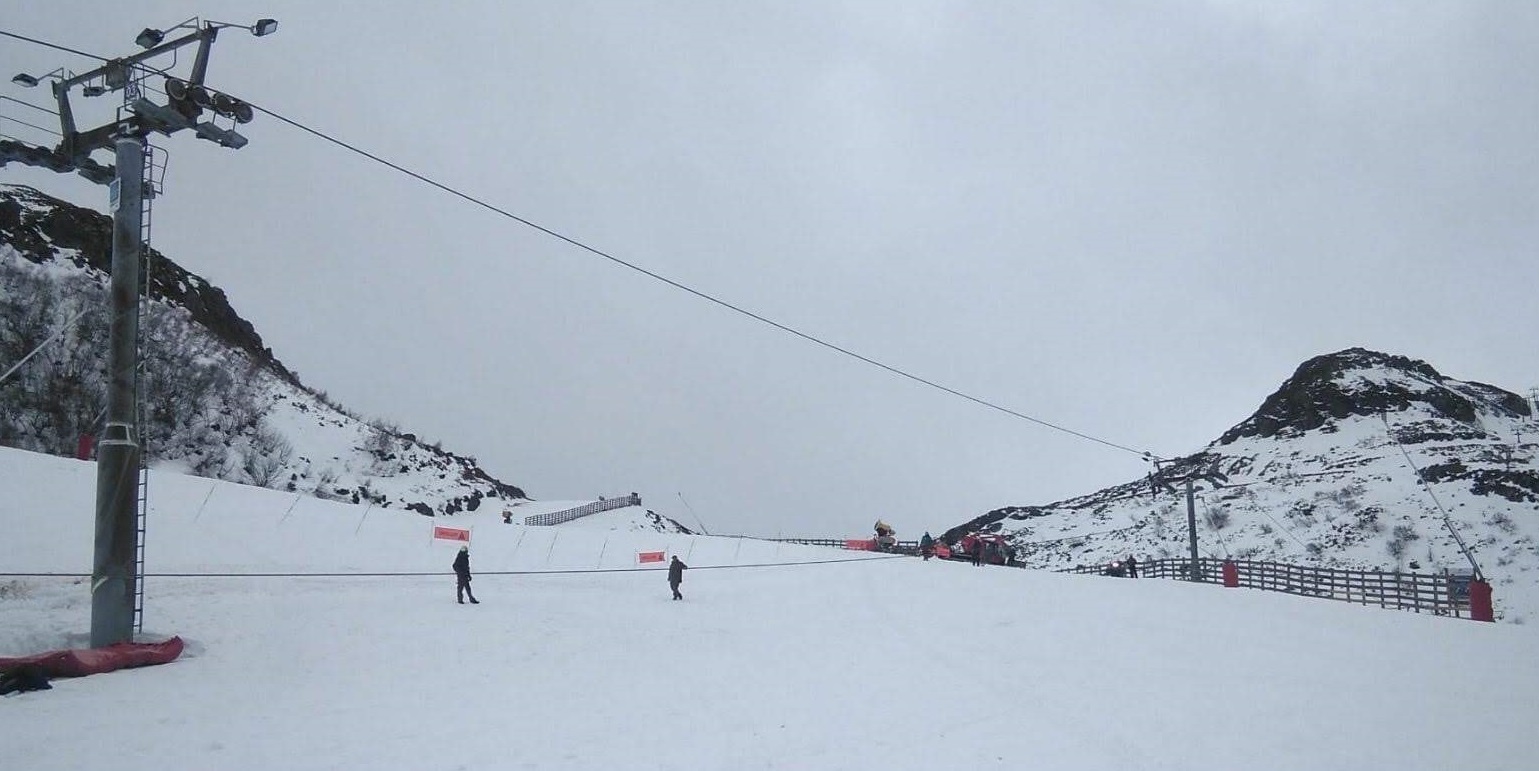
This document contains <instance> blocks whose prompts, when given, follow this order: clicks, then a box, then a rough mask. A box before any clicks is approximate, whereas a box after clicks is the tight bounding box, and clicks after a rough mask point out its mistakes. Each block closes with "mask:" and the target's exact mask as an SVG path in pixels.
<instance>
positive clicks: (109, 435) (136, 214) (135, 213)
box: [91, 134, 144, 648]
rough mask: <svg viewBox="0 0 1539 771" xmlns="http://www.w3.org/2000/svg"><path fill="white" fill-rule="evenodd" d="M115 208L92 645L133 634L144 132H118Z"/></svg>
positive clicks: (99, 457)
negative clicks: (136, 374) (137, 376)
mask: <svg viewBox="0 0 1539 771" xmlns="http://www.w3.org/2000/svg"><path fill="white" fill-rule="evenodd" d="M115 141H116V145H117V166H118V168H117V172H118V177H117V183H116V184H117V195H116V196H113V207H114V208H113V210H112V316H111V319H110V322H109V324H110V326H109V329H110V332H109V336H110V341H111V342H110V345H111V348H110V349H109V351H108V360H107V374H108V382H107V421H106V422H107V425H106V429H105V431H104V432H103V439H102V441H101V442H100V443H99V444H98V445H97V448H98V449H97V455H96V458H97V460H96V552H95V556H94V559H93V561H92V565H91V647H93V648H100V647H102V646H105V645H111V644H113V643H120V642H128V641H130V640H132V639H133V633H134V588H135V587H134V584H135V581H136V580H137V577H136V576H135V575H134V531H135V519H136V517H137V516H138V506H137V503H138V497H139V442H138V437H137V436H135V431H136V428H137V426H136V415H135V410H134V402H135V396H136V394H135V378H134V374H135V371H136V370H137V368H138V358H139V351H138V347H137V346H138V337H139V245H140V238H141V234H140V224H141V222H140V219H141V209H140V206H141V203H142V199H143V195H144V191H143V181H144V138H143V137H141V136H138V135H136V134H119V135H118V137H117V139H116V140H115Z"/></svg>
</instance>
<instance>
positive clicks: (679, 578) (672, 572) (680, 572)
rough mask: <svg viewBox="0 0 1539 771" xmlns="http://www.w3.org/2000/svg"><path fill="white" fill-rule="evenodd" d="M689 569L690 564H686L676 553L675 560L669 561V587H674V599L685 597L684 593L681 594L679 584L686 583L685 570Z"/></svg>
mask: <svg viewBox="0 0 1539 771" xmlns="http://www.w3.org/2000/svg"><path fill="white" fill-rule="evenodd" d="M688 569H689V566H688V565H686V564H684V562H683V560H680V559H679V558H678V555H674V557H673V562H670V563H668V587H669V588H671V589H673V599H675V600H682V599H684V595H682V594H679V584H682V583H684V571H686V570H688Z"/></svg>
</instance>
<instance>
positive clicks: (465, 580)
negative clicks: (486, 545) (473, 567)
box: [454, 546, 481, 605]
mask: <svg viewBox="0 0 1539 771" xmlns="http://www.w3.org/2000/svg"><path fill="white" fill-rule="evenodd" d="M454 577H455V579H456V581H455V583H454V598H455V599H456V600H458V601H459V603H460V604H461V605H464V604H465V596H466V595H469V596H470V604H471V605H480V604H481V601H480V600H478V599H476V593H475V592H472V591H470V547H469V546H461V547H460V553H459V554H458V555H456V556H455V558H454Z"/></svg>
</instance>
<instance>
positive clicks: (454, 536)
mask: <svg viewBox="0 0 1539 771" xmlns="http://www.w3.org/2000/svg"><path fill="white" fill-rule="evenodd" d="M433 540H435V541H463V542H464V543H470V531H469V530H466V529H464V528H460V527H444V526H443V525H434V526H433Z"/></svg>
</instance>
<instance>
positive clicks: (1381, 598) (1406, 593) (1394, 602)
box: [1060, 558, 1470, 618]
mask: <svg viewBox="0 0 1539 771" xmlns="http://www.w3.org/2000/svg"><path fill="white" fill-rule="evenodd" d="M1228 562H1230V563H1231V564H1233V565H1234V571H1235V583H1234V585H1236V586H1244V587H1249V588H1252V589H1264V590H1267V591H1272V592H1285V593H1287V594H1298V595H1303V596H1306V597H1323V598H1325V599H1331V600H1342V601H1344V602H1355V603H1359V604H1362V605H1378V606H1379V607H1381V608H1394V609H1396V610H1409V611H1413V612H1415V613H1422V612H1428V613H1434V614H1437V615H1440V616H1455V617H1458V618H1465V617H1468V616H1469V615H1470V591H1469V587H1470V576H1469V575H1468V574H1461V573H1400V572H1391V571H1382V570H1346V569H1342V568H1317V567H1307V566H1304V565H1290V564H1288V563H1284V562H1257V561H1254V560H1228ZM1224 563H1225V560H1218V559H1208V558H1203V559H1199V560H1198V561H1197V580H1198V581H1202V582H1204V583H1224ZM1108 568H1109V565H1080V566H1076V567H1072V568H1067V569H1065V570H1062V571H1060V572H1064V573H1081V574H1091V575H1108V574H1109V572H1108ZM1138 575H1139V576H1140V577H1143V578H1175V579H1178V580H1183V581H1190V580H1192V569H1191V562H1190V561H1189V560H1180V559H1170V560H1150V561H1148V562H1140V563H1139V564H1138Z"/></svg>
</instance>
